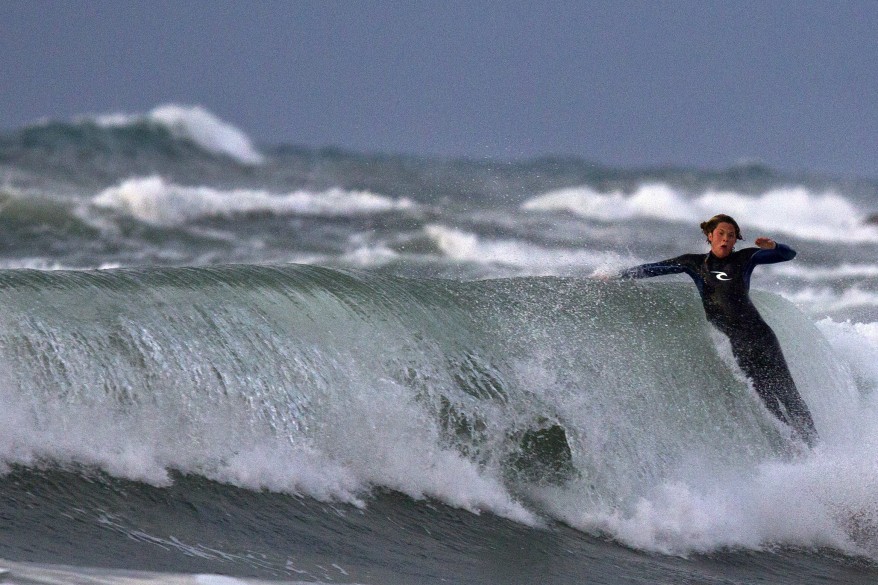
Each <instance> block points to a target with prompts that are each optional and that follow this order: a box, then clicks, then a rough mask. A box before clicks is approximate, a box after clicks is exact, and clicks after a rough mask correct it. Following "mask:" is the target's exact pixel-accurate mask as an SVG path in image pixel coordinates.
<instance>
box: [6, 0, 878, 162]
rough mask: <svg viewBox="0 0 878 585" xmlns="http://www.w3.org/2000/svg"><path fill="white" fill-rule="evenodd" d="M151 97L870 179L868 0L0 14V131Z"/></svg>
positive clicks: (469, 138) (308, 133)
mask: <svg viewBox="0 0 878 585" xmlns="http://www.w3.org/2000/svg"><path fill="white" fill-rule="evenodd" d="M165 103H178V104H183V105H201V106H204V107H205V108H207V109H208V110H210V111H211V112H213V113H214V114H216V115H217V116H219V117H220V118H221V119H223V120H225V121H227V122H230V123H232V124H234V125H235V126H237V127H239V128H240V129H242V130H243V131H245V132H246V133H247V134H249V135H250V136H251V138H253V140H255V141H256V142H257V143H268V144H277V143H289V144H299V145H306V146H339V147H342V148H346V149H353V150H357V151H368V152H374V151H382V152H391V153H411V154H424V155H440V156H468V157H475V158H500V159H517V158H521V157H533V156H541V155H573V156H578V157H582V158H584V159H587V160H592V161H595V162H598V163H603V164H608V165H615V166H657V165H664V164H675V165H694V166H697V167H704V168H721V167H725V166H728V165H731V164H735V163H738V162H741V161H760V162H764V163H766V164H769V165H772V166H774V167H777V168H780V169H783V170H790V171H796V170H806V171H816V172H826V173H832V174H839V175H850V176H854V175H856V176H864V177H878V2H876V1H873V0H865V1H840V0H839V1H826V2H806V1H803V2H787V1H783V2H781V1H777V2H771V1H766V0H762V1H754V2H736V1H729V2H718V1H717V2H712V1H707V0H704V1H697V2H695V1H685V2H684V1H680V2H667V1H650V2H645V1H644V2H629V1H624V0H618V1H609V2H601V1H573V2H552V1H548V2H513V1H510V2H480V1H478V0H465V1H461V2H457V1H442V0H428V1H411V2H403V1H400V2H354V1H349V2H334V1H329V0H326V1H299V2H293V1H288V2H268V1H259V2H251V1H246V2H245V1H241V2H227V1H214V2H206V1H204V2H194V1H181V0H172V1H167V2H166V1H163V0H149V1H142V2H134V1H129V2H126V1H111V2H103V1H64V2H47V1H44V0H26V1H18V0H5V1H2V2H0V129H4V130H10V129H14V128H18V127H21V126H23V125H26V124H29V123H32V122H34V121H37V120H40V119H45V118H51V119H70V118H72V117H73V116H75V115H78V114H87V113H94V114H97V113H101V114H103V113H117V112H125V113H143V112H147V111H149V110H151V109H152V108H154V107H155V106H158V105H161V104H165Z"/></svg>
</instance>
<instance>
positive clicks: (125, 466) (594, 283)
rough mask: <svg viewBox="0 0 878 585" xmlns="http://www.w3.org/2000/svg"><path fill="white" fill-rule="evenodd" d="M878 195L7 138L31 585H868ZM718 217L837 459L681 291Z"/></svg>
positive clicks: (0, 460) (3, 364)
mask: <svg viewBox="0 0 878 585" xmlns="http://www.w3.org/2000/svg"><path fill="white" fill-rule="evenodd" d="M876 196H878V184H876V183H874V182H871V181H868V180H852V179H837V178H832V177H821V176H812V175H804V174H803V175H794V176H791V175H784V174H781V173H778V172H776V171H773V170H771V169H768V168H765V167H761V166H758V165H748V166H742V167H735V168H731V169H726V170H717V171H703V170H695V169H673V168H667V169H652V170H631V169H608V168H603V167H599V166H596V165H593V164H590V163H588V162H587V161H578V160H573V159H551V158H547V159H539V160H531V161H518V162H496V161H473V160H444V159H443V160H434V159H421V158H415V157H405V156H390V155H383V154H361V153H347V152H342V151H338V150H331V149H326V150H310V149H306V148H301V147H296V146H286V145H281V146H265V145H254V143H253V142H252V141H251V140H250V139H249V138H248V137H247V136H246V135H245V134H244V133H243V132H241V131H240V130H238V129H237V128H235V127H234V126H232V125H231V124H229V123H227V122H225V121H222V120H219V119H217V118H216V117H214V116H213V115H212V114H211V113H210V112H207V111H206V110H204V109H203V108H199V107H185V106H179V105H166V106H160V107H158V108H156V109H154V110H153V111H151V112H149V113H146V114H100V115H90V116H81V117H78V118H77V119H75V120H72V121H45V122H41V123H39V124H35V125H33V126H28V127H25V128H22V129H20V130H16V131H13V132H9V133H6V134H3V135H2V136H0V227H2V230H0V304H2V307H3V312H2V315H0V404H2V410H0V474H2V475H0V492H2V494H3V497H2V498H0V568H2V569H5V570H6V571H8V572H7V573H6V575H5V577H4V578H5V579H6V580H10V579H11V580H15V579H16V578H17V579H19V580H20V581H21V582H38V583H49V582H53V583H54V582H70V583H74V582H83V580H86V579H91V580H98V581H99V582H107V583H121V582H123V581H126V580H144V581H150V580H155V579H159V580H163V581H167V582H187V583H188V582H198V583H232V582H239V581H241V580H245V581H248V582H258V581H262V580H272V581H278V580H280V581H284V582H290V583H295V582H346V583H434V582H435V583H439V582H443V581H447V580H451V581H453V582H457V583H530V582H537V581H539V582H545V583H568V582H574V581H579V580H586V581H588V582H598V583H630V582H643V583H676V582H684V581H688V582H698V583H747V582H753V581H760V580H770V581H771V582H776V583H811V582H814V583H817V582H826V581H839V582H849V583H857V582H862V583H869V582H874V579H875V578H876V576H878V568H876V567H875V562H876V561H878V495H876V494H878V490H876V489H875V488H876V487H878V461H876V459H875V456H874V454H875V453H876V448H878V445H876V441H878V439H876V437H878V432H876V431H878V403H876V400H878V398H876V388H878V366H876V364H878V318H876V306H878V265H876V264H875V262H874V258H875V256H876V252H878V226H876V224H875V223H874V222H873V219H874V215H875V211H876V208H878V204H876V201H878V198H876ZM719 212H724V213H729V214H731V215H733V216H734V217H735V218H736V219H737V220H738V222H739V223H740V224H741V226H742V229H743V232H744V237H745V238H746V241H745V242H742V243H740V244H739V245H743V246H746V245H752V241H753V240H754V239H755V238H756V237H757V236H760V235H768V236H771V237H774V238H775V239H777V240H778V241H782V242H784V243H787V244H789V245H790V246H792V247H793V248H795V249H796V250H797V251H798V257H797V259H796V260H795V261H793V262H790V263H784V264H779V265H772V266H763V267H759V268H757V270H756V272H755V273H754V276H753V289H754V290H753V291H752V296H753V300H754V302H755V303H756V305H757V307H758V308H759V310H760V312H761V313H762V314H763V316H764V317H765V319H766V321H767V322H768V323H769V324H770V325H771V326H772V328H773V329H774V330H775V332H776V333H777V335H778V337H779V339H780V342H781V346H782V347H783V349H784V353H785V355H786V357H787V361H788V362H789V364H790V368H791V371H792V373H793V376H794V378H795V380H796V382H797V385H798V387H799V390H800V392H801V394H802V396H803V398H804V399H805V401H806V402H807V404H808V405H809V407H810V409H811V412H812V414H813V417H814V420H815V423H816V426H817V429H818V431H819V433H820V436H821V438H822V442H821V444H820V445H819V446H818V447H817V448H815V449H814V450H808V449H807V448H805V447H803V446H802V445H801V444H798V443H797V442H796V441H795V440H794V439H793V437H791V435H790V433H789V430H788V429H787V428H785V427H784V426H783V425H782V424H780V423H778V422H777V421H776V420H775V419H774V418H773V417H772V416H771V415H770V414H769V413H768V412H767V411H766V410H765V408H764V406H763V405H762V404H761V402H760V401H759V399H758V397H757V396H756V394H755V392H754V391H753V389H752V388H751V386H750V384H749V382H748V380H747V379H746V378H745V377H744V376H743V375H742V373H741V372H740V370H739V369H738V368H737V366H736V364H735V362H734V359H733V358H732V355H731V349H730V347H729V345H728V342H727V341H726V340H725V339H724V338H723V337H722V335H720V334H719V333H718V332H717V331H715V330H714V329H712V328H711V327H710V326H709V325H708V323H707V322H706V320H705V318H704V314H703V310H702V309H701V305H700V300H699V299H698V296H697V292H696V290H695V287H694V286H693V285H692V283H691V281H689V280H688V279H686V278H681V279H677V278H675V277H671V278H662V279H650V280H649V281H637V282H632V281H615V280H612V279H611V278H610V279H608V277H609V276H611V275H612V274H614V273H615V272H617V271H618V270H620V269H622V268H624V267H627V266H631V265H633V264H637V263H641V262H646V261H653V260H659V259H663V258H668V257H671V256H675V255H678V254H681V253H686V252H697V251H700V250H706V244H705V243H704V242H703V238H702V236H701V234H700V232H699V231H698V228H697V225H698V223H699V222H700V221H702V220H703V219H705V218H707V217H709V216H711V215H713V214H715V213H719Z"/></svg>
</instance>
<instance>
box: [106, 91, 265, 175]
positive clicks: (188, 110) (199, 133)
mask: <svg viewBox="0 0 878 585" xmlns="http://www.w3.org/2000/svg"><path fill="white" fill-rule="evenodd" d="M93 121H94V122H95V123H96V124H97V125H98V126H101V127H104V128H116V127H126V126H134V125H137V124H142V123H144V122H146V123H152V124H156V125H159V126H163V127H165V128H167V129H168V130H169V131H170V132H171V134H172V135H173V136H174V137H176V138H182V139H186V140H191V141H193V142H195V143H196V144H198V145H199V146H200V147H201V148H203V149H205V150H206V151H208V152H212V153H214V154H222V155H226V156H229V157H231V158H233V159H235V160H237V161H238V162H241V163H244V164H250V165H258V164H262V163H263V162H264V157H263V156H262V154H261V153H260V152H259V151H258V150H257V149H256V148H255V147H254V146H253V143H252V142H251V140H250V138H249V137H248V136H247V135H246V134H245V133H244V132H242V131H241V130H239V129H238V128H236V127H234V126H232V125H231V124H229V123H228V122H224V121H222V120H220V119H219V118H217V117H216V116H215V115H213V114H212V113H210V112H209V111H207V110H206V109H204V108H202V107H200V106H181V105H176V104H165V105H162V106H158V107H157V108H154V109H153V110H152V111H151V112H149V113H148V114H106V115H100V116H95V117H94V118H93Z"/></svg>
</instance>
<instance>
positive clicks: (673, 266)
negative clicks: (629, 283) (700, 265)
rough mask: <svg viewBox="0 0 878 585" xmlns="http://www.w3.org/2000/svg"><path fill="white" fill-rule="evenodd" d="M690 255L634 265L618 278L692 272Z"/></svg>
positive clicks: (625, 278)
mask: <svg viewBox="0 0 878 585" xmlns="http://www.w3.org/2000/svg"><path fill="white" fill-rule="evenodd" d="M688 256H689V255H688V254H687V255H684V256H677V257H676V258H669V259H668V260H661V261H659V262H650V263H649V264H641V265H639V266H632V267H631V268H627V269H625V270H623V271H622V272H620V273H619V274H618V278H621V279H624V280H627V279H631V278H651V277H653V276H665V275H667V274H681V273H684V272H685V273H687V274H688V273H690V270H691V269H690V267H689V263H688V262H686V259H687V257H688Z"/></svg>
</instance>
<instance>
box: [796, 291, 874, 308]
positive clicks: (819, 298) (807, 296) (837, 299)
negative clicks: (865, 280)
mask: <svg viewBox="0 0 878 585" xmlns="http://www.w3.org/2000/svg"><path fill="white" fill-rule="evenodd" d="M784 296H785V297H786V298H788V299H789V300H791V301H792V302H794V303H796V304H797V305H799V306H801V307H803V308H805V309H806V310H808V312H810V313H827V312H828V313H833V312H838V311H845V310H850V309H858V308H869V307H878V292H875V291H869V290H865V289H863V288H861V287H859V286H853V287H851V288H848V289H845V290H843V291H842V292H840V293H839V292H838V291H836V290H833V289H831V288H811V287H807V288H804V289H801V290H798V291H795V292H792V291H788V292H785V293H784Z"/></svg>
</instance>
